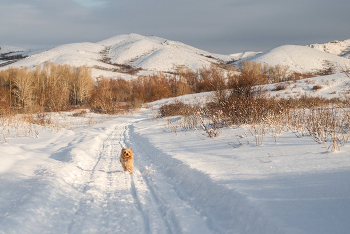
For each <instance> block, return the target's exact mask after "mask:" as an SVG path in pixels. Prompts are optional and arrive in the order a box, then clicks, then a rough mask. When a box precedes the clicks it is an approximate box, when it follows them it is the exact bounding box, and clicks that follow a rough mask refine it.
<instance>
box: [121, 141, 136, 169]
mask: <svg viewBox="0 0 350 234" xmlns="http://www.w3.org/2000/svg"><path fill="white" fill-rule="evenodd" d="M120 163H121V164H122V166H123V169H124V171H128V172H131V171H132V170H133V169H134V154H133V153H132V148H131V147H130V148H128V149H125V148H123V149H122V153H121V155H120Z"/></svg>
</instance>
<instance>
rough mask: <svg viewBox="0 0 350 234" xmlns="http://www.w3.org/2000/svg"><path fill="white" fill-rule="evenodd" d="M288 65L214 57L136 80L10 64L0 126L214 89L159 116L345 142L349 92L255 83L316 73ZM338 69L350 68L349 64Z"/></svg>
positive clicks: (3, 82) (118, 109) (197, 125)
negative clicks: (338, 95)
mask: <svg viewBox="0 0 350 234" xmlns="http://www.w3.org/2000/svg"><path fill="white" fill-rule="evenodd" d="M288 69H289V68H288V67H287V66H280V65H277V66H269V65H266V64H265V65H262V64H260V63H255V62H249V61H243V62H242V63H240V64H239V66H238V67H236V66H230V65H212V66H210V67H207V68H202V69H199V70H197V71H192V70H190V69H187V68H183V67H178V69H177V71H176V72H175V73H174V74H163V73H157V74H152V75H148V76H139V77H138V78H136V79H133V80H125V79H122V78H117V79H112V78H105V77H99V78H97V79H96V80H94V79H93V78H92V76H91V70H90V69H89V68H87V67H73V66H69V65H58V64H53V63H46V64H45V65H44V66H42V67H36V68H34V69H29V68H22V69H18V68H9V69H7V70H2V71H0V115H1V118H0V120H1V122H0V123H1V126H0V127H1V128H2V130H1V132H0V134H1V133H2V135H4V132H6V131H8V127H9V126H10V125H11V124H10V122H11V121H12V120H14V119H15V118H14V117H15V116H16V119H18V116H21V118H22V119H23V121H19V122H21V123H23V122H26V123H29V125H28V126H29V127H27V128H26V129H29V130H28V134H29V135H31V134H32V135H35V134H36V133H35V130H31V129H34V127H33V125H34V124H39V125H43V126H45V125H48V124H50V123H52V122H53V120H52V119H51V118H50V115H48V114H47V113H48V112H62V111H69V110H74V109H80V111H77V112H75V113H76V115H77V116H79V113H86V110H89V111H90V112H94V113H99V114H121V113H127V112H129V111H131V110H135V109H138V108H140V107H141V106H142V105H143V104H144V103H148V102H152V101H156V100H159V99H162V98H169V97H177V96H181V95H185V94H192V93H201V92H210V91H211V92H212V97H211V101H210V102H208V103H206V104H205V105H204V106H203V105H202V106H200V105H188V104H184V103H181V102H178V101H177V102H175V103H170V104H167V105H163V106H162V107H161V108H160V110H159V116H161V117H169V116H176V115H181V116H183V118H182V119H181V121H180V122H178V123H173V121H171V122H169V126H170V128H171V129H172V131H176V129H178V128H179V127H180V128H182V129H197V130H198V129H202V130H203V131H204V132H205V134H206V135H208V136H209V137H216V136H218V135H219V133H220V131H221V129H222V128H223V127H227V126H234V125H236V126H241V125H249V126H250V130H249V131H250V132H251V133H252V134H253V135H254V136H255V138H256V144H262V143H263V138H264V135H266V134H268V133H270V134H273V135H274V136H277V135H278V134H280V133H281V132H282V131H285V130H290V131H293V132H295V133H296V135H297V136H304V135H309V136H311V137H312V138H313V139H315V140H316V141H317V142H319V143H322V144H325V147H326V148H327V150H337V149H338V148H339V146H341V145H344V144H346V143H347V141H348V138H349V129H348V128H349V118H350V117H349V116H350V114H349V111H348V110H349V106H348V105H349V100H347V99H331V100H329V99H325V98H315V97H307V96H302V97H299V98H289V99H283V98H272V97H267V96H266V95H265V94H264V93H263V92H262V91H261V90H260V89H258V88H256V87H257V86H259V85H264V84H272V83H279V82H285V81H297V80H300V79H304V78H310V77H313V76H315V75H313V74H311V73H306V74H302V73H296V72H289V71H288ZM343 72H345V74H347V75H349V72H348V70H345V69H344V71H343ZM285 88H286V87H285V85H283V84H276V86H275V89H276V90H283V89H285ZM320 88H322V87H318V86H317V85H315V86H314V87H313V89H314V90H317V89H320ZM23 116H25V117H23ZM91 122H92V120H91V119H90V120H89V123H91ZM30 124H31V125H30ZM22 125H23V124H22ZM275 139H277V138H276V137H275Z"/></svg>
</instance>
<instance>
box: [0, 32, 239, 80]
mask: <svg viewBox="0 0 350 234" xmlns="http://www.w3.org/2000/svg"><path fill="white" fill-rule="evenodd" d="M234 59H235V57H232V56H229V55H220V54H213V53H209V52H207V51H204V50H200V49H197V48H194V47H191V46H188V45H186V44H183V43H181V42H176V41H171V40H167V39H163V38H159V37H155V36H149V37H146V36H142V35H138V34H129V35H119V36H116V37H112V38H109V39H106V40H103V41H100V42H97V43H88V42H84V43H73V44H66V45H62V46H58V47H55V48H53V49H50V50H47V51H44V52H41V53H37V54H33V55H31V56H29V57H27V58H25V59H22V60H20V61H16V62H15V63H13V64H11V66H15V67H24V66H26V67H34V66H37V65H42V64H44V63H45V62H54V63H60V64H70V65H74V66H83V65H86V66H89V67H91V68H93V76H94V77H97V76H99V75H104V76H107V77H117V76H123V77H124V78H126V77H132V75H139V74H145V73H146V74H147V73H149V72H155V71H163V72H173V71H175V69H176V68H177V66H185V67H188V68H191V69H197V68H201V67H203V66H209V65H210V64H211V63H221V62H224V63H226V62H230V61H233V60H234ZM5 68H6V67H5Z"/></svg>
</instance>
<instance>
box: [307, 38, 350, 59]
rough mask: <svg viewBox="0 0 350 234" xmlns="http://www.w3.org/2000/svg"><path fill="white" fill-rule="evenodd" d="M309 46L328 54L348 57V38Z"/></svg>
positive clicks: (349, 47) (349, 45) (349, 49)
mask: <svg viewBox="0 0 350 234" xmlns="http://www.w3.org/2000/svg"><path fill="white" fill-rule="evenodd" d="M310 47H311V48H314V49H317V50H320V51H324V52H327V53H330V54H335V55H338V56H343V57H346V58H350V39H349V40H345V41H331V42H328V43H324V44H311V45H310Z"/></svg>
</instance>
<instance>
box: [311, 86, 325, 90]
mask: <svg viewBox="0 0 350 234" xmlns="http://www.w3.org/2000/svg"><path fill="white" fill-rule="evenodd" d="M322 88H323V87H322V86H321V85H314V86H312V90H315V91H317V90H320V89H322Z"/></svg>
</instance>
